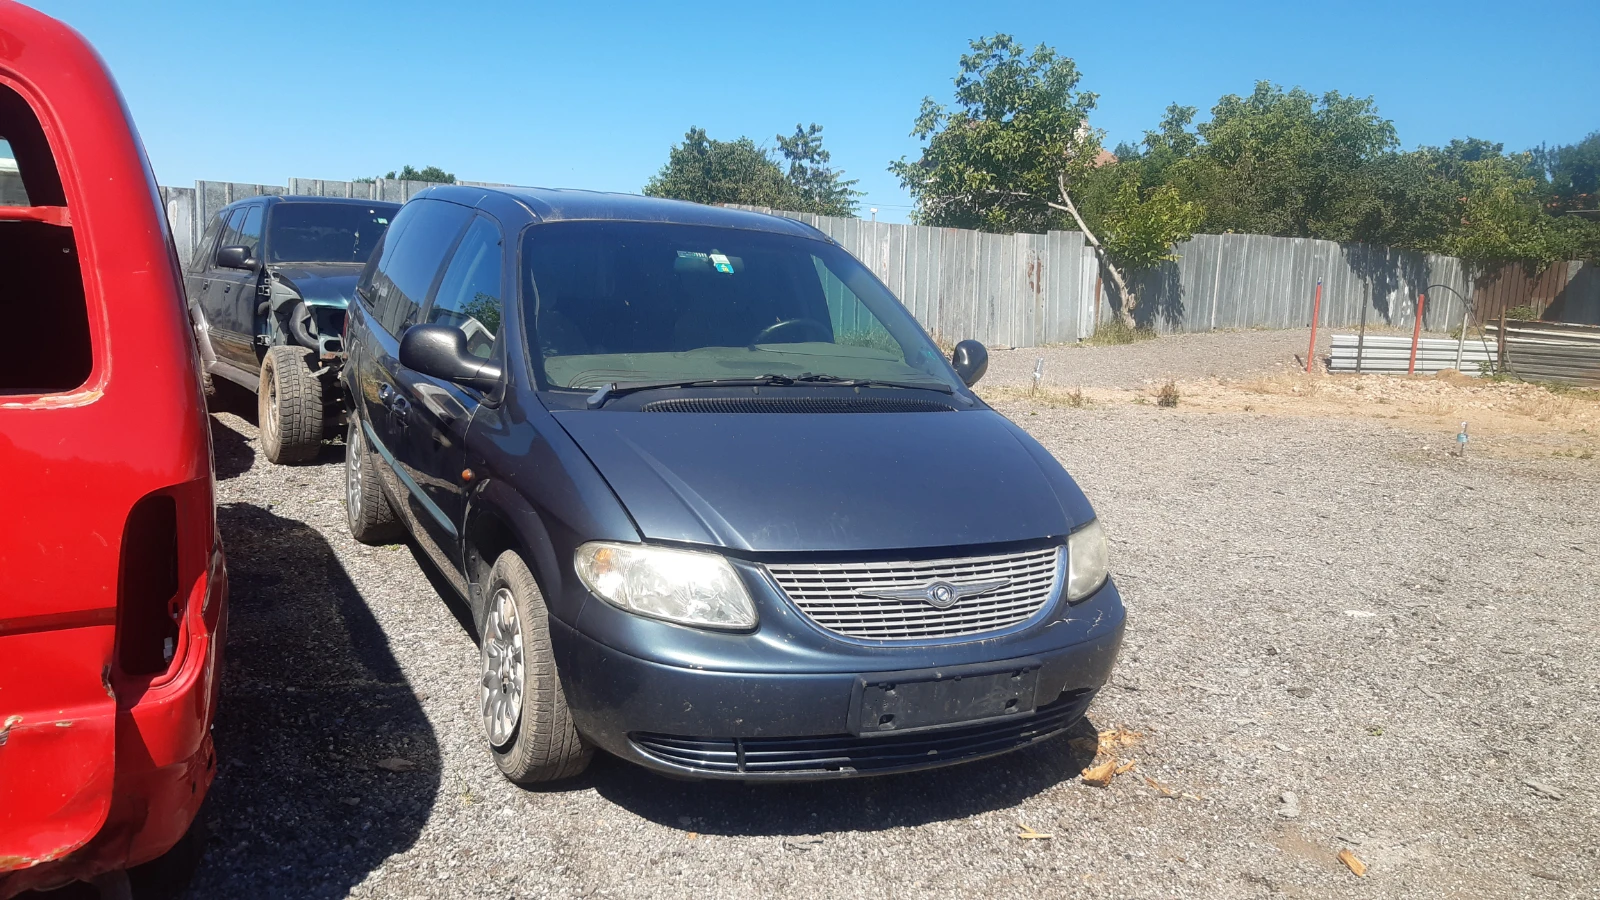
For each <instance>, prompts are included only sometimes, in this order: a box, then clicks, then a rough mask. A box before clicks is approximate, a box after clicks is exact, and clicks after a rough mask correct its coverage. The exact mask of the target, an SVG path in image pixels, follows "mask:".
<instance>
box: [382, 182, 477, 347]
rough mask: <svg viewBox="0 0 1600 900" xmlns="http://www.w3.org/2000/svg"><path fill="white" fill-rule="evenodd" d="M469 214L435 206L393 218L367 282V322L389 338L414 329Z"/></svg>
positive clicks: (426, 204) (415, 207) (418, 205)
mask: <svg viewBox="0 0 1600 900" xmlns="http://www.w3.org/2000/svg"><path fill="white" fill-rule="evenodd" d="M471 217H472V210H470V209H467V208H466V207H464V206H457V205H456V204H454V203H445V202H443V201H440V200H417V201H413V202H412V203H408V204H406V205H405V206H404V207H403V208H401V210H400V214H399V215H397V216H396V217H395V221H394V229H395V230H394V232H393V234H392V237H393V240H392V241H384V245H383V255H382V257H381V258H380V259H379V260H378V266H377V269H376V270H375V271H374V273H373V277H372V288H371V294H372V308H373V317H374V318H375V319H377V321H378V324H379V325H381V326H383V329H384V330H385V331H387V332H389V333H390V334H394V335H398V334H400V333H401V332H402V331H404V330H405V329H406V327H407V326H410V325H414V324H416V321H417V312H418V310H419V309H420V308H421V306H422V301H423V300H424V299H425V298H426V297H427V295H428V288H430V287H432V286H433V279H434V276H436V275H438V274H439V266H440V265H441V264H442V263H443V262H444V257H445V254H446V253H449V252H450V248H451V247H452V246H453V245H454V244H455V239H456V236H457V235H459V234H460V233H461V229H462V228H463V227H464V226H465V225H466V224H467V220H468V219H470V218H471Z"/></svg>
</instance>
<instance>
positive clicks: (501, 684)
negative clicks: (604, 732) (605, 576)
mask: <svg viewBox="0 0 1600 900" xmlns="http://www.w3.org/2000/svg"><path fill="white" fill-rule="evenodd" d="M486 588H487V592H488V596H489V608H488V610H487V611H486V612H485V614H484V617H483V636H482V656H483V683H482V686H481V687H482V690H481V698H482V711H483V727H484V730H485V731H486V732H487V734H488V738H489V750H490V752H491V753H492V754H493V755H494V761H495V764H496V765H498V766H499V767H500V771H501V772H503V773H505V776H506V777H507V778H509V779H511V780H512V781H514V782H516V783H518V784H534V783H536V782H541V781H555V780H557V779H561V778H571V777H572V776H574V775H577V774H579V773H581V772H582V771H583V770H584V769H585V768H587V767H588V765H589V759H590V758H591V757H592V756H593V755H594V750H593V749H591V748H590V747H588V746H587V745H586V744H585V743H584V741H583V738H582V737H580V736H579V735H578V730H577V728H575V727H574V726H573V724H572V713H571V711H570V710H568V709H567V698H566V694H565V693H564V692H563V690H562V687H561V676H560V674H559V673H558V672H557V671H556V661H555V656H554V654H553V653H552V652H551V650H550V622H549V612H548V611H547V610H546V609H545V605H544V595H543V594H541V593H539V586H538V585H537V584H535V583H534V580H533V574H532V573H530V572H529V571H528V566H527V564H526V563H524V562H523V561H522V557H520V556H518V555H517V554H516V553H513V552H511V551H506V552H505V553H502V554H500V558H499V559H497V560H495V564H494V568H492V569H490V570H489V579H488V584H487V586H486Z"/></svg>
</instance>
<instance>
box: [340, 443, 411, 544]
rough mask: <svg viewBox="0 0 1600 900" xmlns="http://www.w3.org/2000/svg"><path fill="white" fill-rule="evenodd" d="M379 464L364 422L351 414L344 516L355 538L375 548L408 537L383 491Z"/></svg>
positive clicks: (345, 468) (346, 459) (346, 460)
mask: <svg viewBox="0 0 1600 900" xmlns="http://www.w3.org/2000/svg"><path fill="white" fill-rule="evenodd" d="M377 465H378V455H377V454H376V453H373V452H372V450H371V448H369V447H368V446H367V440H366V436H365V435H363V434H362V433H361V423H360V421H358V420H357V419H356V417H355V416H354V415H352V416H350V429H349V431H348V432H347V433H346V436H345V439H344V485H345V488H344V518H345V522H347V523H348V524H349V525H350V536H351V537H353V538H355V539H356V540H358V541H360V542H361V543H363V544H370V545H372V546H375V547H376V546H381V545H383V544H395V543H399V541H400V539H401V538H402V537H404V533H403V531H402V529H401V526H400V521H399V519H398V517H396V516H395V514H394V507H392V506H390V505H389V497H388V495H386V494H384V492H383V484H382V482H380V481H379V478H380V477H381V476H380V475H379V473H378V470H377Z"/></svg>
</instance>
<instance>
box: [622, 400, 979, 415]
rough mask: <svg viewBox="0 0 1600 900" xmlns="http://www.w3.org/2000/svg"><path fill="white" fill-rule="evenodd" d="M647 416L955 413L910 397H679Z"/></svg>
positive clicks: (656, 404) (650, 406)
mask: <svg viewBox="0 0 1600 900" xmlns="http://www.w3.org/2000/svg"><path fill="white" fill-rule="evenodd" d="M640 409H642V410H643V411H644V412H677V413H907V412H955V411H956V408H955V407H954V406H951V405H950V404H948V403H939V402H938V401H935V400H913V399H910V398H908V397H678V398H675V399H672V400H655V401H652V402H650V403H646V404H645V405H644V406H642V407H640Z"/></svg>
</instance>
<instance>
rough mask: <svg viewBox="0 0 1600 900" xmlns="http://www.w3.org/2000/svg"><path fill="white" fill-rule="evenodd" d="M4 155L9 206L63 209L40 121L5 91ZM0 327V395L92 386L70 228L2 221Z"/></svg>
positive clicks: (1, 112) (2, 187)
mask: <svg viewBox="0 0 1600 900" xmlns="http://www.w3.org/2000/svg"><path fill="white" fill-rule="evenodd" d="M0 148H3V152H0V191H3V192H4V202H5V203H6V204H7V205H18V206H65V205H66V195H65V193H64V192H63V191H62V189H61V175H60V173H59V172H58V171H57V169H56V162H55V157H54V156H53V155H52V153H51V152H50V142H49V141H48V140H46V139H45V135H44V129H43V128H42V127H40V125H39V119H38V117H37V116H36V115H35V114H34V112H33V109H32V108H31V107H30V106H29V105H28V101H26V100H24V99H23V98H22V97H21V95H19V94H18V93H17V92H16V91H13V90H11V89H10V88H8V87H6V86H4V85H3V84H0ZM0 322H4V323H5V327H3V328H0V393H13V394H15V393H21V394H45V393H55V392H59V391H69V390H72V389H73V388H76V387H78V386H79V385H81V384H83V383H84V382H85V381H87V380H88V378H89V373H90V372H91V371H92V370H93V368H94V347H93V344H92V343H91V341H90V338H89V307H88V302H87V300H86V298H85V296H84V288H83V272H82V271H81V270H80V268H79V265H78V247H77V242H76V241H75V240H74V239H73V232H72V229H71V228H67V227H64V226H62V225H57V224H52V223H50V222H48V221H29V220H27V219H20V220H14V221H5V222H0ZM0 477H4V476H0Z"/></svg>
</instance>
